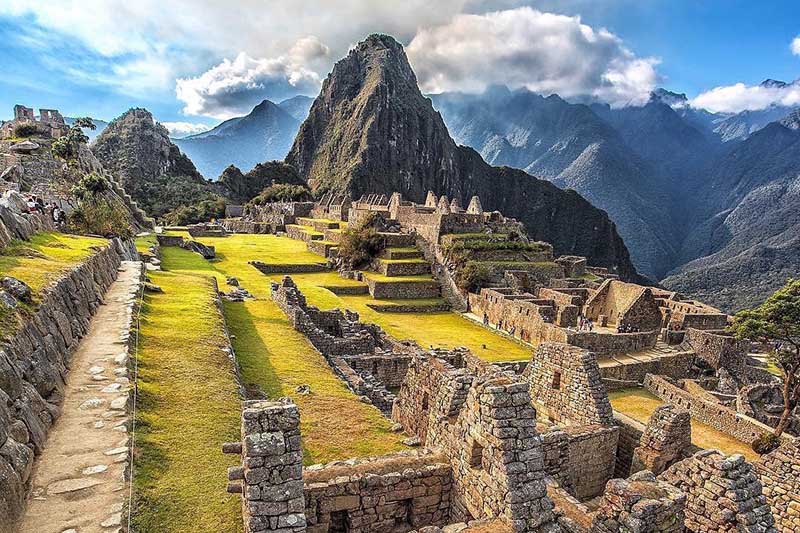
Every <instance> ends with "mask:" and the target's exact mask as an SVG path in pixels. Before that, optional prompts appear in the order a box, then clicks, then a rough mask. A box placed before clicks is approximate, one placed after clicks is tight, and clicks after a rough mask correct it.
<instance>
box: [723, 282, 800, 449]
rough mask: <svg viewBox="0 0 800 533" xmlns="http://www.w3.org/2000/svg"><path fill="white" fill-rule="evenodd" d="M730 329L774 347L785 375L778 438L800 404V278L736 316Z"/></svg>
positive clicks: (743, 337)
mask: <svg viewBox="0 0 800 533" xmlns="http://www.w3.org/2000/svg"><path fill="white" fill-rule="evenodd" d="M730 330H731V332H732V333H733V334H734V335H735V336H736V337H737V338H739V339H748V340H752V341H757V342H764V343H771V344H773V345H774V347H775V362H776V364H777V366H778V368H780V370H781V373H782V375H783V391H782V392H783V413H782V414H781V418H780V420H779V421H778V425H777V427H776V428H775V433H774V434H775V436H776V437H779V436H780V435H781V434H782V433H783V431H784V430H785V429H786V426H787V425H788V424H789V420H790V417H791V415H792V412H793V411H794V409H795V408H796V407H797V404H798V401H800V279H789V280H788V281H787V282H786V285H784V286H783V287H782V288H780V289H778V290H777V291H775V292H774V293H773V294H772V296H770V297H769V298H767V299H766V300H765V301H764V303H762V304H761V305H759V306H758V307H756V308H754V309H748V310H744V311H740V312H739V313H737V314H736V317H735V318H734V322H733V324H732V325H731V327H730Z"/></svg>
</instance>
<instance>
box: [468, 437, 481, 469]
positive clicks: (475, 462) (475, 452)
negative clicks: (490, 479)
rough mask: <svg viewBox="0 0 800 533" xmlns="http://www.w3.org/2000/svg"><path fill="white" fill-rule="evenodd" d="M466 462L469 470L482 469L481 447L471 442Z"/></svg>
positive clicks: (476, 442) (475, 442)
mask: <svg viewBox="0 0 800 533" xmlns="http://www.w3.org/2000/svg"><path fill="white" fill-rule="evenodd" d="M467 462H468V464H469V467H470V468H475V469H479V468H483V446H481V445H480V444H478V441H475V440H473V441H472V442H471V443H470V445H469V452H468V456H467Z"/></svg>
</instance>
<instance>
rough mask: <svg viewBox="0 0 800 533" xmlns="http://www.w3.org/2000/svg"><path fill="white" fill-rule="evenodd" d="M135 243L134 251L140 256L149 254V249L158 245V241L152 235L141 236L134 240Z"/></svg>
mask: <svg viewBox="0 0 800 533" xmlns="http://www.w3.org/2000/svg"><path fill="white" fill-rule="evenodd" d="M134 242H135V243H136V251H137V252H139V253H140V254H146V253H150V247H151V246H154V245H155V244H158V240H157V239H156V236H155V234H154V233H148V234H147V235H141V236H139V237H136V239H135V240H134Z"/></svg>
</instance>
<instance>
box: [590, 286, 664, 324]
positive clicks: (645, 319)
mask: <svg viewBox="0 0 800 533" xmlns="http://www.w3.org/2000/svg"><path fill="white" fill-rule="evenodd" d="M584 314H585V315H586V316H587V317H588V318H590V319H592V320H593V321H594V322H595V323H596V324H599V325H604V324H605V323H608V324H613V325H618V326H622V327H633V328H635V329H637V330H639V331H652V330H660V328H661V322H662V317H661V311H660V310H659V308H658V304H657V303H656V300H655V297H654V296H653V293H652V291H651V290H650V289H649V288H647V287H642V286H641V285H636V284H633V283H624V282H622V281H617V280H611V279H608V280H606V281H604V282H603V283H602V285H600V288H599V289H598V290H597V291H596V292H595V293H594V294H592V295H591V296H590V297H589V299H588V300H587V301H586V305H585V309H584Z"/></svg>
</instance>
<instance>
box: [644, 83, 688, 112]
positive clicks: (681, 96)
mask: <svg viewBox="0 0 800 533" xmlns="http://www.w3.org/2000/svg"><path fill="white" fill-rule="evenodd" d="M650 101H651V102H658V103H662V104H666V105H668V106H670V107H685V106H686V105H688V103H689V99H688V98H687V97H686V93H676V92H672V91H668V90H667V89H663V88H661V87H659V88H657V89H655V90H654V91H652V92H651V93H650Z"/></svg>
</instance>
